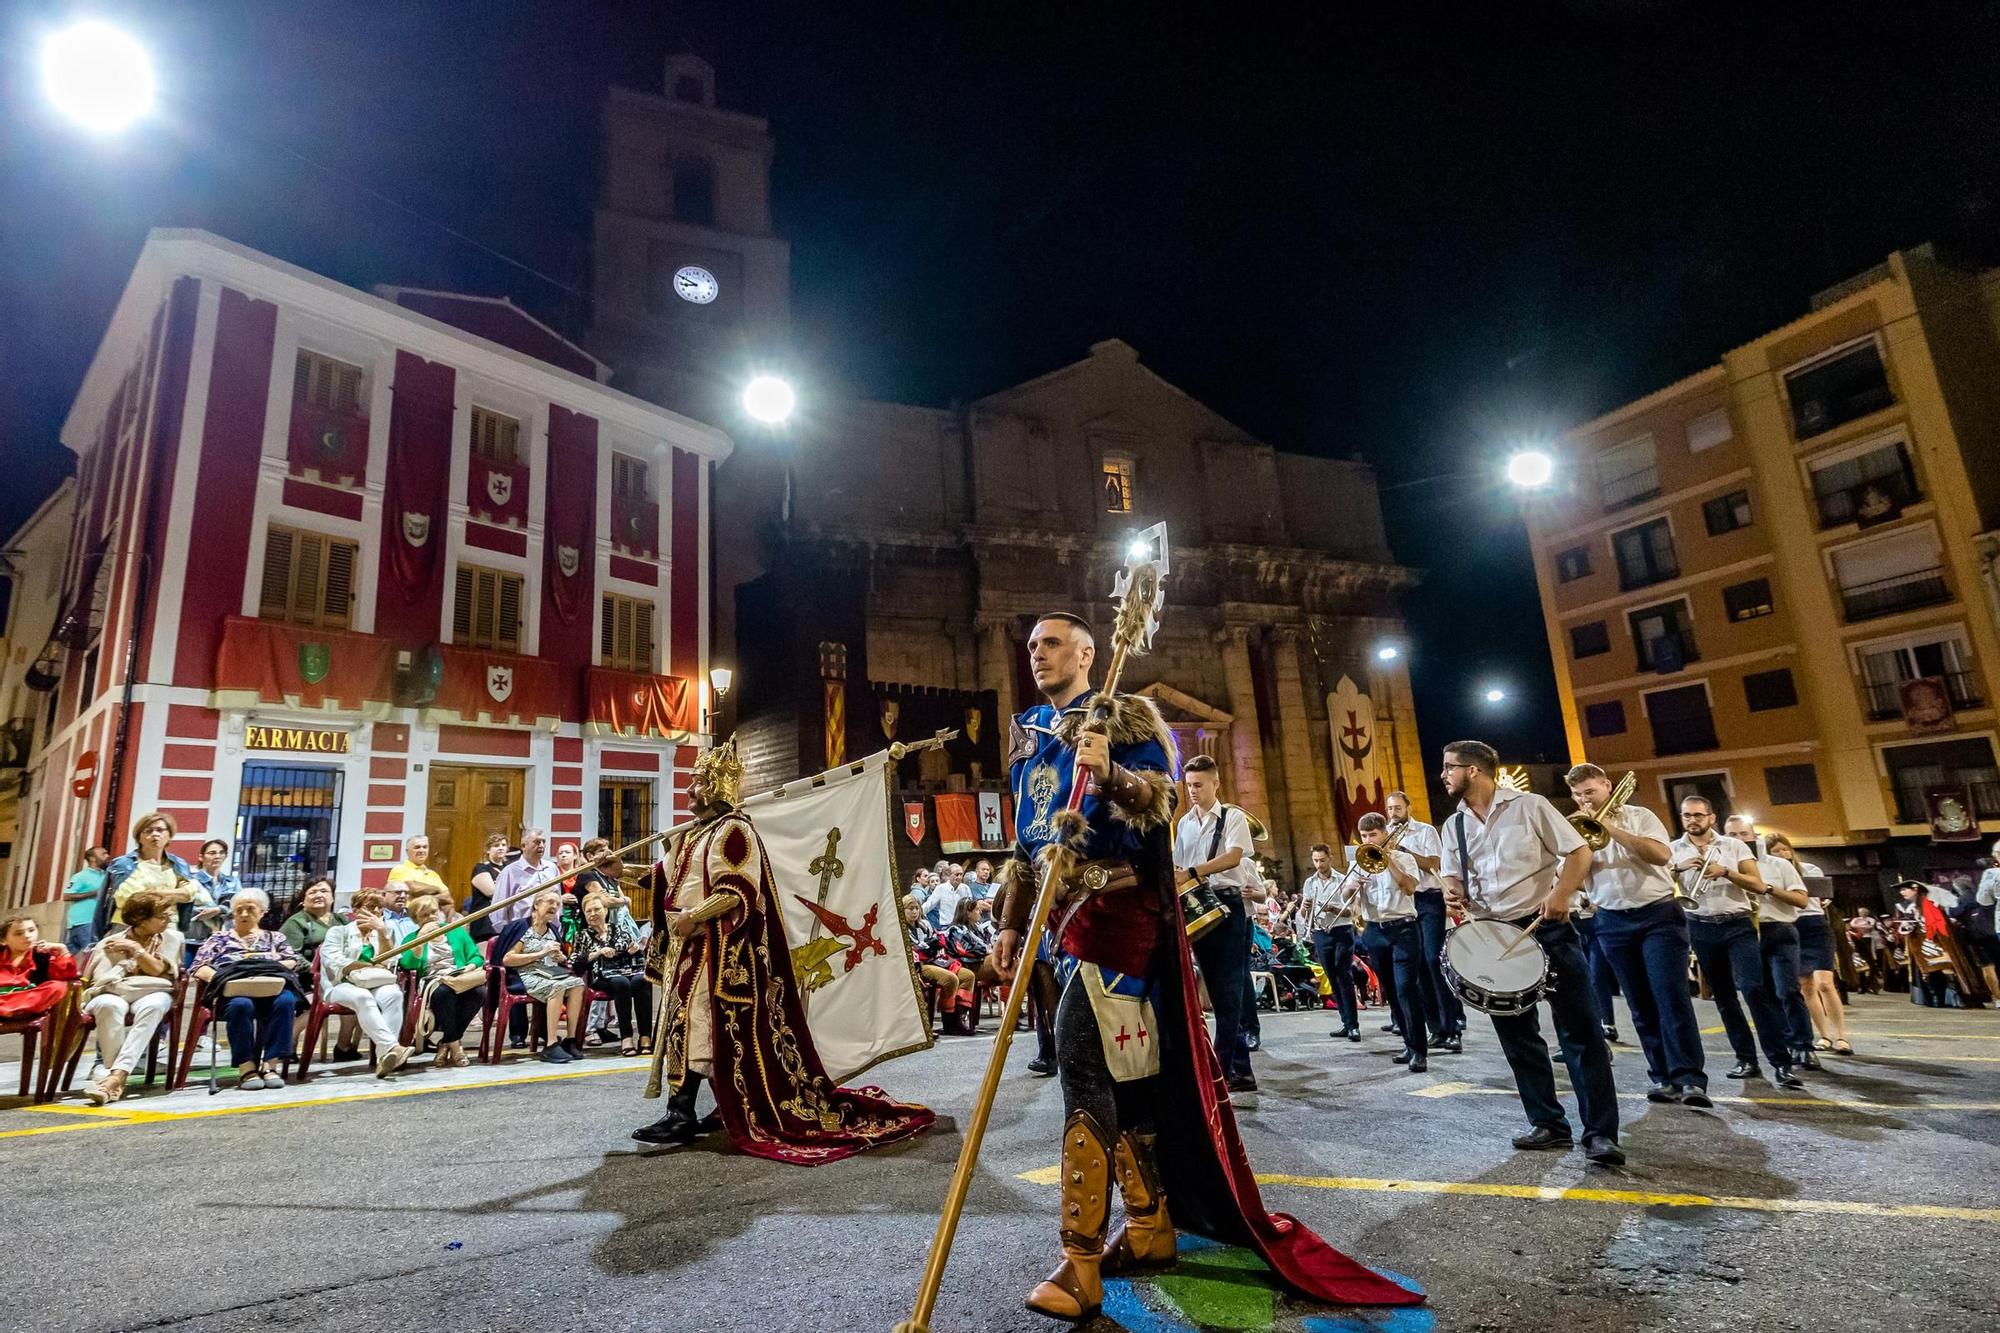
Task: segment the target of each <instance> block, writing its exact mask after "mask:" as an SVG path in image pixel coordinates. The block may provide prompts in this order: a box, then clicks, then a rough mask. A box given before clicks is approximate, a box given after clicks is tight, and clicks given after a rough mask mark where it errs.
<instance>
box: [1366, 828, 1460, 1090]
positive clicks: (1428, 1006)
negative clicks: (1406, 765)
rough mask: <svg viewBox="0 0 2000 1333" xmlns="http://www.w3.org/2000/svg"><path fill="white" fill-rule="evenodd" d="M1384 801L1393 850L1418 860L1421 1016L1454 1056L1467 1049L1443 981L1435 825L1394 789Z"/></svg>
mask: <svg viewBox="0 0 2000 1333" xmlns="http://www.w3.org/2000/svg"><path fill="white" fill-rule="evenodd" d="M1382 803H1383V805H1384V806H1385V807H1386V808H1387V809H1388V812H1389V836H1390V837H1393V838H1395V839H1396V850H1397V851H1399V852H1408V853H1409V854H1410V859H1411V860H1413V861H1415V862H1416V863H1417V928H1418V930H1419V931H1420V932H1421V933H1422V935H1423V947H1422V949H1421V950H1420V952H1421V954H1422V955H1423V957H1422V959H1421V962H1422V968H1421V971H1422V972H1423V981H1424V1018H1425V1019H1426V1020H1428V1022H1429V1023H1430V1029H1431V1047H1432V1049H1434V1050H1444V1051H1451V1052H1452V1053H1453V1054H1457V1053H1460V1052H1462V1051H1464V1049H1465V1006H1464V1005H1462V1004H1460V1003H1459V1002H1458V996H1456V995H1454V994H1452V990H1451V987H1449V986H1447V985H1445V984H1444V958H1443V955H1444V935H1445V931H1447V930H1448V929H1450V927H1451V921H1450V918H1448V917H1447V916H1446V915H1445V910H1444V885H1443V884H1441V883H1439V881H1438V867H1439V866H1441V865H1443V864H1444V846H1443V844H1442V843H1440V842H1439V841H1438V831H1437V829H1436V828H1435V827H1433V826H1432V825H1430V824H1426V823H1424V821H1422V820H1421V819H1412V818H1410V798H1409V797H1408V796H1407V795H1405V794H1404V793H1402V792H1399V791H1392V792H1390V793H1389V794H1388V796H1387V797H1385V798H1384V799H1383V802H1382ZM1398 830H1400V831H1401V832H1400V833H1399V832H1398Z"/></svg>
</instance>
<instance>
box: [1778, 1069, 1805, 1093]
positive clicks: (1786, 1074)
mask: <svg viewBox="0 0 2000 1333" xmlns="http://www.w3.org/2000/svg"><path fill="white" fill-rule="evenodd" d="M1771 1081H1772V1082H1773V1083H1775V1084H1777V1085H1778V1086H1779V1087H1781V1088H1790V1089H1792V1090H1793V1091H1795V1092H1797V1091H1802V1090H1803V1089H1804V1088H1805V1086H1806V1081H1805V1080H1804V1079H1802V1078H1800V1077H1799V1076H1798V1075H1797V1074H1794V1073H1793V1072H1792V1067H1791V1066H1790V1065H1773V1066H1772V1067H1771Z"/></svg>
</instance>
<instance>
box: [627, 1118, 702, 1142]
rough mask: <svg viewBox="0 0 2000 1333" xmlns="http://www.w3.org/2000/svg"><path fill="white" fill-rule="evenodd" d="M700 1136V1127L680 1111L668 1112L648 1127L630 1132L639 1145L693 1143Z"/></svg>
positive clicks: (642, 1126)
mask: <svg viewBox="0 0 2000 1333" xmlns="http://www.w3.org/2000/svg"><path fill="white" fill-rule="evenodd" d="M701 1134H702V1129H701V1125H700V1123H699V1122H698V1121H696V1120H695V1119H694V1118H693V1117H692V1116H688V1115H683V1114H682V1113H681V1112H680V1111H678V1110H674V1111H669V1112H667V1113H666V1114H665V1115H663V1116H661V1117H660V1118H659V1119H658V1120H655V1121H654V1122H653V1123H652V1124H650V1125H641V1126H640V1127H639V1128H638V1129H635V1130H633V1131H632V1137H633V1138H635V1139H637V1140H638V1141H639V1142H641V1143H664V1144H674V1143H693V1142H694V1141H695V1140H696V1139H698V1138H700V1137H701Z"/></svg>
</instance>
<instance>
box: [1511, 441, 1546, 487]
mask: <svg viewBox="0 0 2000 1333" xmlns="http://www.w3.org/2000/svg"><path fill="white" fill-rule="evenodd" d="M1555 474H1556V461H1555V459H1553V458H1551V457H1549V455H1548V452H1547V451H1546V450H1542V449H1521V450H1518V451H1516V452H1515V453H1513V454H1512V455H1510V456H1509V457H1508V459H1507V481H1508V483H1509V484H1510V485H1512V486H1514V487H1515V488H1516V489H1517V490H1523V491H1538V490H1540V489H1541V488H1542V487H1544V486H1546V485H1548V484H1549V481H1550V479H1551V478H1553V477H1554V476H1555Z"/></svg>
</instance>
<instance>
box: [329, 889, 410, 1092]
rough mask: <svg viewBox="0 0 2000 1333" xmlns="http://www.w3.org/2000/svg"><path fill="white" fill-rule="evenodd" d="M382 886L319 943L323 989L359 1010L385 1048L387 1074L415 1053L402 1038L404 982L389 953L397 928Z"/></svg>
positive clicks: (381, 1068) (380, 1073)
mask: <svg viewBox="0 0 2000 1333" xmlns="http://www.w3.org/2000/svg"><path fill="white" fill-rule="evenodd" d="M385 896H386V895H384V894H383V892H382V891H381V890H380V889H363V890H361V892H359V893H357V894H355V895H354V901H353V902H351V903H350V904H348V906H349V909H350V910H351V911H352V912H353V914H354V919H353V920H351V921H343V922H341V923H340V924H339V925H337V926H335V927H334V928H333V929H332V930H329V931H328V932H327V933H326V939H325V941H324V942H322V943H321V944H320V946H319V993H320V995H321V996H323V997H324V998H325V1000H326V1002H327V1003H328V1004H337V1005H339V1006H341V1007H342V1008H343V1009H351V1010H353V1011H354V1021H355V1022H356V1023H358V1024H359V1025H360V1026H361V1031H362V1032H363V1034H365V1035H366V1036H367V1038H368V1040H370V1041H372V1042H374V1043H375V1049H376V1050H377V1051H378V1052H381V1054H379V1055H377V1056H376V1059H375V1077H376V1078H387V1077H389V1075H391V1074H393V1073H395V1072H396V1070H397V1069H399V1068H401V1067H402V1064H403V1062H404V1061H405V1060H407V1059H409V1058H410V1048H409V1047H407V1046H405V1045H403V1044H402V1040H401V1038H402V1033H403V988H402V987H401V986H400V985H398V984H397V982H396V974H395V973H394V972H393V971H391V970H390V969H389V968H388V967H387V966H386V965H385V964H383V963H379V962H377V961H375V960H376V959H378V958H385V957H386V956H387V955H388V953H389V950H390V948H391V947H393V946H394V945H395V943H396V930H395V927H393V926H391V925H390V924H389V923H388V921H387V920H386V919H385V917H384V916H383V903H384V899H385Z"/></svg>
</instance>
